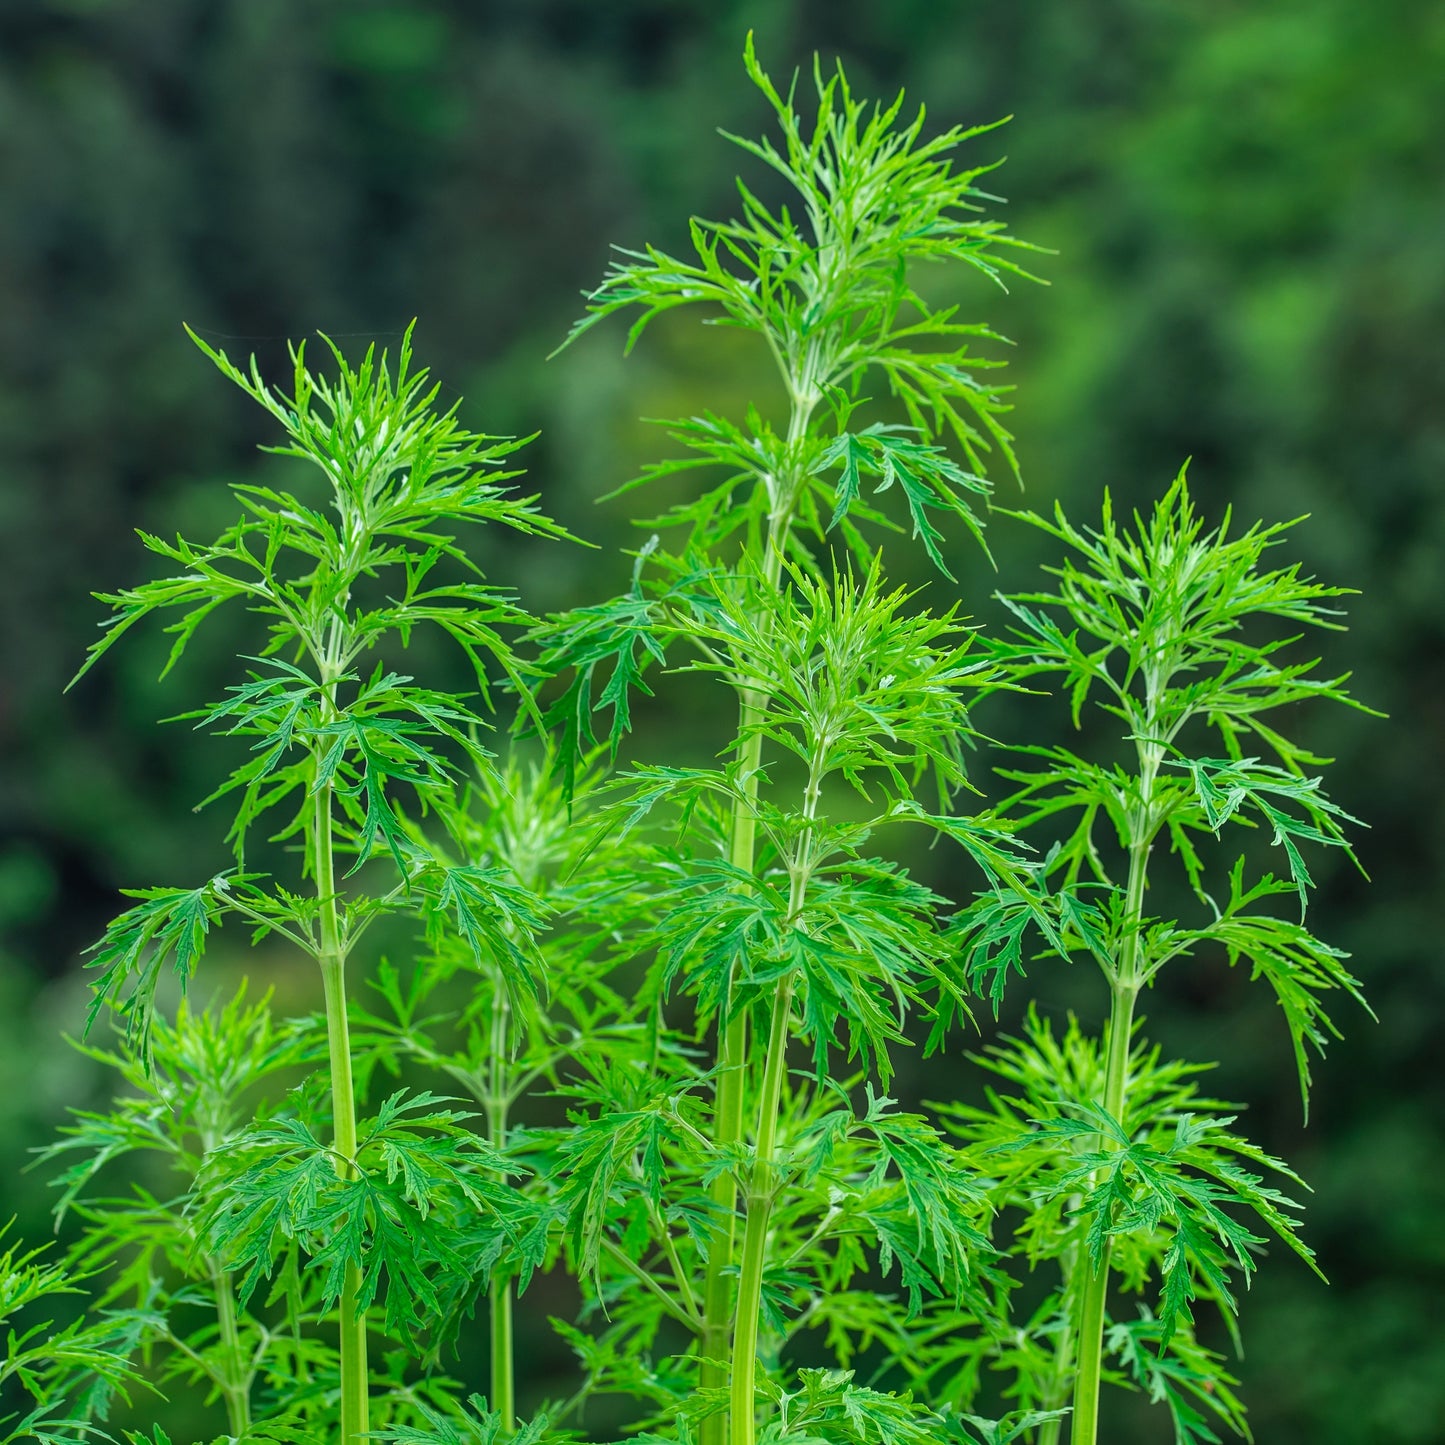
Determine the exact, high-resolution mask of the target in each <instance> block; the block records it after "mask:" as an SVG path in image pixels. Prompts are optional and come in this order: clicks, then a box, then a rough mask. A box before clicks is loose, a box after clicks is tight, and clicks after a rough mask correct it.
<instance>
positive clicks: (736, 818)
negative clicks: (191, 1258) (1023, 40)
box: [698, 513, 789, 1445]
mask: <svg viewBox="0 0 1445 1445" xmlns="http://www.w3.org/2000/svg"><path fill="white" fill-rule="evenodd" d="M788 525H789V517H788V515H787V514H786V513H781V514H780V513H774V515H773V517H772V519H771V521H770V523H769V526H768V537H767V556H766V558H765V559H764V562H763V576H764V578H765V579H766V581H767V582H768V584H769V585H770V586H772V587H776V586H777V585H778V583H779V580H780V579H781V577H782V568H783V554H782V549H783V543H784V541H785V539H786V537H787V530H788ZM766 710H767V699H766V698H764V697H761V696H759V695H758V694H757V693H755V692H752V691H746V692H744V693H743V695H742V700H741V706H740V708H739V718H738V732H739V735H740V736H741V737H742V739H743V741H742V746H741V748H740V751H739V776H738V782H739V786H740V787H741V789H742V794H743V796H742V797H741V798H740V799H739V800H738V801H737V803H735V804H734V806H733V816H732V829H731V832H730V834H729V839H728V862H729V863H730V864H731V865H732V867H733V868H735V869H736V870H738V871H739V872H741V873H751V872H752V871H753V867H754V864H755V861H756V855H757V813H756V807H755V805H756V803H757V797H758V769H759V768H760V767H761V766H762V759H763V739H762V734H761V733H760V732H759V731H757V724H758V723H759V722H760V721H761V720H762V717H763V714H764V712H765V711H766ZM747 1060H748V1020H747V1015H746V1014H745V1013H744V1012H743V1011H742V1010H741V1009H739V1010H738V1011H737V1012H736V1013H735V1014H734V1015H733V1017H732V1018H731V1019H729V1020H728V1021H727V1022H726V1023H725V1024H724V1025H723V1026H722V1038H721V1040H720V1043H719V1049H718V1089H717V1113H716V1116H715V1118H714V1122H713V1143H714V1144H715V1145H716V1146H717V1147H718V1149H720V1150H732V1149H735V1148H736V1147H737V1146H738V1145H739V1144H740V1143H741V1142H742V1138H743V1115H744V1112H745V1109H746V1102H745V1094H746V1087H747ZM709 1197H710V1198H711V1201H712V1205H713V1209H714V1211H715V1213H716V1217H717V1218H718V1219H720V1220H721V1221H722V1228H721V1230H720V1231H719V1235H718V1237H717V1238H716V1239H714V1240H713V1243H712V1248H711V1250H710V1252H709V1254H708V1260H707V1268H706V1270H705V1272H704V1274H703V1292H702V1298H703V1312H702V1329H701V1330H700V1331H699V1338H698V1353H699V1354H700V1355H701V1356H702V1368H701V1371H700V1374H699V1384H700V1386H701V1387H702V1388H703V1389H704V1390H720V1389H723V1388H724V1387H725V1386H726V1385H727V1382H728V1370H727V1357H728V1342H729V1338H730V1336H731V1334H732V1325H733V1307H732V1306H733V1300H732V1280H731V1277H730V1273H729V1271H730V1269H731V1266H732V1263H733V1257H734V1254H735V1252H736V1248H737V1206H738V1185H737V1179H736V1178H735V1177H734V1175H733V1173H732V1171H731V1170H724V1171H723V1172H722V1173H721V1174H719V1175H718V1177H717V1179H715V1180H714V1181H713V1184H712V1188H711V1190H710V1191H709ZM726 1434H727V1417H726V1416H725V1415H723V1414H722V1413H721V1412H719V1413H717V1414H714V1415H709V1416H707V1417H705V1418H704V1419H703V1421H702V1424H701V1429H700V1432H699V1435H700V1445H723V1442H724V1440H725V1438H726Z"/></svg>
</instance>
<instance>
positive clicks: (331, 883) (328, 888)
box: [310, 628, 371, 1445]
mask: <svg viewBox="0 0 1445 1445" xmlns="http://www.w3.org/2000/svg"><path fill="white" fill-rule="evenodd" d="M336 642H337V638H336V635H335V629H334V628H333V636H332V647H331V648H330V649H329V651H330V652H332V653H334V651H335V645H336ZM340 671H341V669H340V667H339V666H323V670H322V689H323V692H324V693H325V695H326V697H327V698H328V700H329V701H330V702H331V705H332V707H333V708H334V706H335V699H334V692H335V687H336V677H337V675H338V674H339V672H340ZM316 761H317V765H318V770H319V766H320V761H321V755H320V753H319V752H318V753H317V756H316ZM331 807H332V787H331V784H330V783H326V784H324V785H323V786H322V787H320V788H318V789H317V790H316V796H315V800H314V809H313V812H312V820H311V829H310V831H311V849H312V852H311V858H312V865H313V880H314V882H315V885H316V895H317V899H318V902H319V905H320V926H321V951H320V953H319V955H318V962H319V963H320V965H321V983H322V988H323V990H324V993H325V998H326V1044H327V1053H328V1062H329V1065H330V1072H331V1108H332V1119H333V1126H332V1127H333V1141H332V1142H333V1148H334V1150H335V1159H336V1173H337V1175H338V1177H339V1178H342V1179H354V1178H356V1177H357V1176H356V1089H355V1085H354V1084H353V1082H352V1077H351V1026H350V1023H349V1021H348V1019H347V1013H346V943H345V939H344V938H343V936H342V931H341V921H340V913H339V909H338V908H337V891H336V862H335V858H334V853H333V845H332V832H331ZM360 1293H361V1268H360V1266H359V1265H357V1264H356V1263H354V1262H353V1263H349V1264H348V1265H347V1266H346V1270H345V1273H344V1274H343V1275H342V1281H341V1300H340V1303H339V1310H338V1328H339V1331H340V1347H341V1439H340V1445H361V1442H362V1440H363V1438H364V1437H365V1435H366V1434H367V1432H368V1431H369V1430H370V1428H371V1423H370V1387H369V1384H368V1378H367V1367H366V1314H365V1311H363V1310H360V1309H358V1306H357V1301H358V1297H359V1295H360Z"/></svg>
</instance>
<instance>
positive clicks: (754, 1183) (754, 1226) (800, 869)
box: [729, 752, 823, 1445]
mask: <svg viewBox="0 0 1445 1445" xmlns="http://www.w3.org/2000/svg"><path fill="white" fill-rule="evenodd" d="M822 767H823V759H822V757H821V755H820V754H819V753H816V752H815V753H814V756H813V759H812V765H811V766H810V768H809V770H808V786H807V790H806V793H805V797H804V804H803V816H804V818H805V819H807V820H808V821H809V822H810V823H811V820H812V819H814V818H815V817H816V816H817V812H818V795H819V791H820V789H821V786H822V775H821V774H822ZM810 845H811V836H810V829H809V828H807V827H805V828H804V829H803V831H802V833H801V835H800V836H799V839H798V844H797V853H796V854H795V855H794V858H793V861H792V862H791V863H790V864H789V867H788V916H789V917H790V918H796V917H797V916H798V914H799V913H800V912H801V910H802V907H803V902H804V899H805V897H806V894H807V890H808V878H809V875H810V872H811V861H810V858H809V849H810ZM792 1014H793V978H792V976H791V975H790V976H789V977H788V978H786V979H784V980H783V983H782V986H781V987H780V988H779V989H778V993H777V997H776V998H775V999H774V1000H773V1007H772V1020H771V1023H770V1026H769V1030H768V1052H767V1059H766V1062H765V1064H764V1066H763V1086H762V1091H761V1094H760V1095H759V1098H758V1124H757V1133H756V1135H755V1136H754V1158H753V1167H752V1171H751V1174H750V1175H749V1178H748V1190H747V1195H746V1203H747V1227H746V1230H745V1231H744V1234H743V1257H742V1262H741V1269H740V1272H739V1275H738V1308H737V1325H736V1327H735V1329H734V1333H733V1377H732V1391H731V1396H732V1403H731V1408H730V1410H729V1417H730V1419H731V1429H730V1432H729V1435H730V1441H731V1445H754V1442H755V1440H756V1438H757V1418H756V1406H755V1401H756V1391H757V1364H758V1324H759V1320H760V1318H761V1315H762V1301H763V1276H764V1274H765V1273H766V1270H767V1262H768V1226H769V1224H770V1222H771V1220H772V1213H773V1201H774V1199H775V1198H776V1197H777V1191H778V1183H779V1181H778V1177H777V1170H776V1167H775V1165H774V1160H773V1155H774V1150H775V1148H776V1145H777V1129H778V1117H779V1114H780V1113H781V1110H782V1099H783V1079H784V1076H785V1075H786V1073H787V1063H788V1039H789V1035H790V1032H791V1030H790V1024H791V1021H792Z"/></svg>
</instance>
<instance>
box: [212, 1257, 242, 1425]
mask: <svg viewBox="0 0 1445 1445" xmlns="http://www.w3.org/2000/svg"><path fill="white" fill-rule="evenodd" d="M211 1280H212V1283H213V1284H214V1285H215V1287H216V1322H217V1324H218V1325H219V1327H220V1332H221V1344H222V1345H223V1346H224V1347H225V1357H226V1367H225V1373H224V1375H223V1376H222V1377H220V1378H218V1379H217V1380H216V1383H217V1384H218V1385H219V1386H220V1390H221V1397H222V1399H224V1400H225V1402H226V1426H227V1428H228V1429H229V1430H230V1432H231V1434H232V1435H235V1436H236V1437H237V1438H240V1437H241V1436H242V1435H244V1434H245V1433H246V1431H247V1430H249V1429H250V1428H251V1371H250V1369H249V1368H248V1366H247V1363H246V1361H244V1360H243V1359H242V1357H241V1332H240V1330H239V1328H238V1327H237V1324H236V1295H235V1291H234V1289H233V1288H232V1286H231V1276H230V1275H229V1274H227V1272H226V1271H225V1270H224V1269H222V1268H221V1267H220V1265H219V1264H216V1263H215V1262H214V1261H213V1262H212V1269H211Z"/></svg>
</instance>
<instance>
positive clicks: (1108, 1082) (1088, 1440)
mask: <svg viewBox="0 0 1445 1445" xmlns="http://www.w3.org/2000/svg"><path fill="white" fill-rule="evenodd" d="M1154 695H1155V688H1154V686H1153V685H1152V684H1151V685H1150V687H1149V699H1150V703H1149V706H1148V708H1147V710H1146V713H1145V722H1144V725H1143V726H1142V727H1140V729H1139V730H1138V734H1137V736H1138V738H1139V742H1138V755H1139V795H1138V797H1139V801H1138V806H1137V808H1136V809H1135V811H1134V814H1133V817H1132V819H1131V823H1132V827H1131V829H1130V833H1131V838H1130V847H1129V882H1128V886H1127V888H1126V890H1125V896H1124V923H1123V926H1124V930H1125V931H1124V937H1123V941H1122V943H1121V944H1120V948H1119V960H1118V964H1117V967H1116V968H1115V969H1114V970H1113V971H1112V972H1111V973H1110V975H1109V989H1110V995H1111V1002H1110V1009H1109V1032H1108V1054H1107V1059H1106V1063H1105V1073H1104V1097H1103V1098H1102V1100H1100V1102H1101V1103H1102V1104H1103V1106H1104V1112H1105V1113H1106V1114H1108V1115H1109V1117H1110V1118H1112V1119H1114V1120H1115V1121H1117V1123H1118V1124H1119V1126H1120V1128H1121V1129H1122V1128H1123V1127H1124V1109H1125V1105H1126V1104H1127V1102H1128V1098H1129V1051H1130V1048H1131V1046H1132V1044H1133V1032H1134V1000H1135V999H1136V998H1137V997H1138V995H1139V989H1140V988H1141V987H1142V985H1143V981H1144V975H1143V967H1142V965H1143V962H1144V960H1143V958H1142V951H1141V943H1142V937H1143V928H1144V890H1145V888H1146V886H1147V883H1148V873H1149V852H1150V848H1151V846H1152V844H1153V841H1154V834H1155V833H1156V832H1157V830H1158V819H1157V818H1156V817H1155V814H1154V783H1155V780H1156V778H1157V777H1158V773H1159V763H1160V757H1161V748H1160V746H1159V744H1158V743H1156V742H1153V741H1151V740H1150V739H1151V737H1152V734H1153V732H1154V728H1153V718H1154V715H1155V712H1154V707H1153V699H1154ZM1100 1142H1101V1146H1102V1147H1103V1148H1104V1149H1106V1150H1109V1151H1113V1150H1116V1149H1118V1148H1119V1147H1120V1146H1119V1141H1118V1140H1117V1139H1115V1138H1113V1137H1112V1136H1105V1137H1103V1138H1102V1139H1101V1141H1100ZM1109 1255H1110V1247H1109V1239H1108V1238H1107V1236H1106V1237H1105V1240H1104V1248H1103V1252H1102V1253H1101V1255H1100V1257H1099V1260H1098V1263H1097V1264H1095V1263H1094V1262H1093V1261H1091V1260H1090V1259H1089V1256H1088V1253H1087V1251H1086V1250H1084V1249H1083V1248H1080V1249H1079V1251H1078V1255H1077V1265H1076V1267H1077V1268H1079V1269H1082V1270H1084V1271H1086V1273H1085V1275H1084V1282H1083V1288H1082V1290H1081V1292H1080V1296H1079V1327H1078V1339H1077V1345H1076V1348H1077V1352H1078V1362H1079V1363H1078V1374H1077V1376H1076V1377H1075V1380H1074V1405H1073V1411H1072V1414H1071V1416H1070V1434H1069V1440H1070V1445H1097V1441H1098V1438H1099V1390H1100V1387H1101V1384H1102V1380H1103V1371H1104V1317H1105V1314H1106V1308H1107V1305H1108V1298H1109ZM1069 1345H1070V1341H1069V1340H1068V1338H1067V1337H1065V1339H1064V1340H1063V1341H1061V1342H1060V1350H1064V1349H1066V1348H1068V1347H1069Z"/></svg>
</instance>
